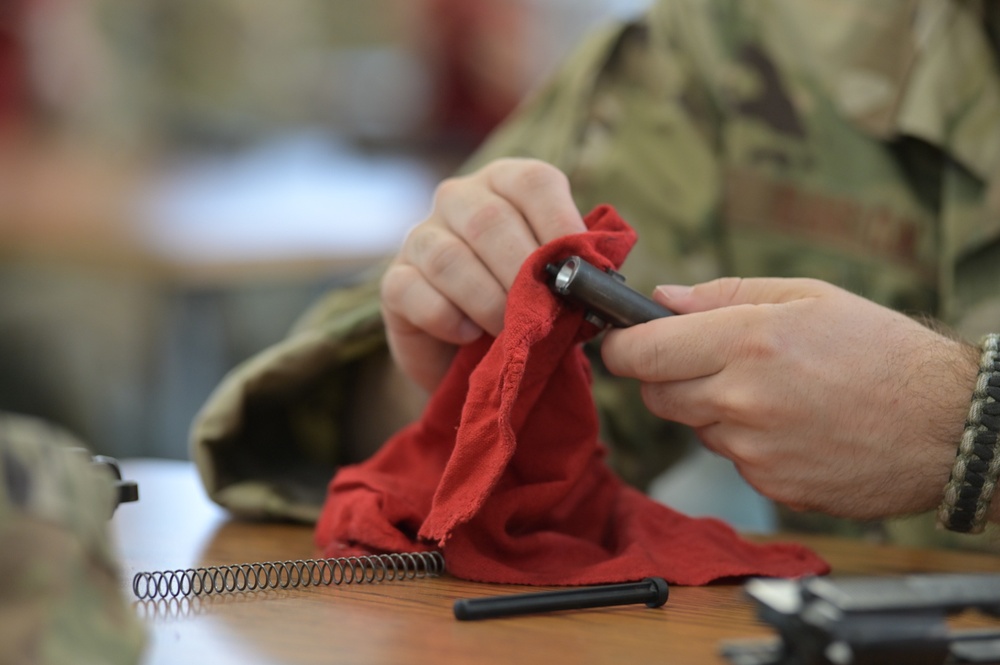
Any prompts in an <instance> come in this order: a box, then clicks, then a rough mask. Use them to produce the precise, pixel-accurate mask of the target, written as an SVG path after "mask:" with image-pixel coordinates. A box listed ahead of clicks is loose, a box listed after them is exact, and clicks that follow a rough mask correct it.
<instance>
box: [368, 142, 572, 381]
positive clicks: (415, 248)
mask: <svg viewBox="0 0 1000 665" xmlns="http://www.w3.org/2000/svg"><path fill="white" fill-rule="evenodd" d="M585 230H586V226H585V225H584V223H583V218H582V217H581V215H580V212H579V211H578V210H577V209H576V205H575V204H574V202H573V198H572V196H571V195H570V187H569V182H568V180H567V178H566V176H565V175H564V174H563V173H562V172H561V171H559V170H558V169H556V168H555V167H554V166H551V165H549V164H546V163H545V162H541V161H538V160H532V159H501V160H497V161H494V162H491V163H489V164H487V165H486V166H484V167H483V168H481V169H480V170H478V171H476V172H475V173H472V174H470V175H468V176H463V177H456V178H449V179H447V180H444V181H443V182H442V183H441V184H440V185H439V186H438V188H437V192H436V193H435V197H434V206H433V209H432V210H431V213H430V216H429V217H428V218H427V219H425V220H424V221H423V222H421V223H420V224H418V225H417V226H415V227H414V228H413V229H412V230H411V231H410V232H409V234H408V235H407V237H406V240H405V241H404V242H403V246H402V249H401V250H400V252H399V254H398V255H397V256H396V258H395V259H394V260H393V261H392V263H391V264H390V266H389V268H388V270H387V271H386V273H385V275H384V276H383V277H382V284H381V297H382V316H383V318H384V320H385V325H386V333H387V336H388V341H389V349H390V350H391V352H392V355H393V358H394V359H395V361H396V363H397V365H398V366H399V367H400V369H402V371H403V372H404V373H405V374H406V375H407V376H409V377H410V378H411V379H412V380H414V381H415V382H416V383H417V384H419V385H420V386H422V387H423V388H424V389H426V390H428V391H433V390H434V388H435V387H436V386H437V385H438V383H440V381H441V379H442V378H443V377H444V374H445V372H446V371H447V369H448V365H449V364H450V363H451V360H452V358H453V357H454V354H455V351H456V350H457V348H458V346H459V345H462V344H467V343H469V342H472V341H474V340H476V339H477V338H478V337H479V336H480V335H482V334H483V331H485V332H487V333H489V334H490V335H494V336H496V335H497V334H499V333H500V330H501V329H502V328H503V315H504V309H505V308H506V305H507V292H508V290H509V289H510V287H511V284H512V283H513V282H514V277H515V276H516V275H517V273H518V270H519V269H520V268H521V264H522V263H523V262H524V261H525V259H527V257H528V255H529V254H531V252H532V251H534V250H535V249H537V248H538V247H540V246H541V245H543V244H545V243H546V242H549V241H550V240H553V239H555V238H558V237H560V236H564V235H568V234H571V233H579V232H582V231H585Z"/></svg>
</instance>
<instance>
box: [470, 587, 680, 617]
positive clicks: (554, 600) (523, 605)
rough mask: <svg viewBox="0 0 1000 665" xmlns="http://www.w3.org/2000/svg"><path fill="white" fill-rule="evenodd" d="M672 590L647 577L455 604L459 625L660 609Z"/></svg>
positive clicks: (478, 599)
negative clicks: (599, 610)
mask: <svg viewBox="0 0 1000 665" xmlns="http://www.w3.org/2000/svg"><path fill="white" fill-rule="evenodd" d="M669 595H670V588H669V587H668V586H667V581H666V580H665V579H663V578H662V577H647V578H645V579H644V580H642V581H641V582H625V583H623V584H606V585H603V586H590V587H580V588H576V589H565V590H559V591H540V592H538V593H521V594H514V595H510V596H490V597H486V598H466V599H462V600H456V601H455V607H454V610H455V618H456V619H458V620H460V621H472V620H475V619H492V618H495V617H505V616H517V615H521V614H536V613H539V612H554V611H557V610H582V609H586V608H589V607H612V606H615V605H632V604H635V603H645V604H646V607H660V606H661V605H663V604H664V603H665V602H667V597H668V596H669Z"/></svg>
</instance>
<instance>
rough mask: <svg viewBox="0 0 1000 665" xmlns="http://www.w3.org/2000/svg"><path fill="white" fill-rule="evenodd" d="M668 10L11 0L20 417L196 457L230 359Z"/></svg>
mask: <svg viewBox="0 0 1000 665" xmlns="http://www.w3.org/2000/svg"><path fill="white" fill-rule="evenodd" d="M648 4H649V0H281V2H274V1H273V0H0V410H7V411H14V412H19V413H25V414H30V415H35V416H40V417H43V418H46V419H47V420H50V421H52V422H54V423H56V424H59V425H62V426H64V427H66V428H67V429H69V430H70V431H71V432H73V433H75V434H77V435H78V436H80V437H81V438H83V439H84V440H85V441H87V442H88V444H89V445H90V446H91V447H92V448H93V450H94V452H96V453H100V454H106V455H114V456H118V457H135V456H158V457H171V458H186V457H187V455H188V450H187V432H188V427H189V425H190V422H191V419H192V418H193V417H194V414H195V412H196V411H197V409H198V408H199V407H200V406H201V404H202V403H203V402H204V400H205V399H206V398H207V396H208V394H209V392H210V391H211V390H212V389H213V388H214V387H215V385H216V384H217V383H218V382H219V380H220V379H221V378H222V376H223V375H224V374H225V372H227V371H228V370H229V369H230V368H232V367H233V366H234V365H236V364H237V363H239V362H240V361H242V360H243V359H245V358H247V357H249V356H250V355H252V354H254V353H256V352H257V351H259V350H261V349H262V348H264V347H266V346H268V345H270V344H273V343H275V342H276V341H278V340H279V339H281V337H283V335H284V334H285V332H286V330H287V329H288V327H289V326H290V325H291V323H292V322H293V321H294V319H295V318H296V317H297V316H298V315H299V314H300V313H301V312H302V311H303V310H304V309H305V308H306V307H307V306H308V305H309V304H310V303H311V302H312V301H313V300H314V299H315V298H317V297H318V296H319V294H321V293H323V292H324V291H326V290H328V289H329V288H332V287H334V286H337V285H339V284H346V283H349V282H351V281H352V280H355V279H357V277H358V275H359V274H361V272H362V271H363V270H364V269H365V268H366V267H370V266H371V265H373V264H375V263H377V261H378V260H379V259H380V258H382V257H385V256H387V255H391V254H392V253H393V252H394V251H395V248H396V247H397V245H398V243H399V242H400V240H401V239H402V237H403V235H404V234H405V232H406V230H407V229H408V228H409V227H410V226H411V225H412V224H414V223H416V222H418V221H420V219H422V217H423V215H424V214H425V212H426V211H427V210H428V209H429V206H430V201H431V196H432V193H433V188H434V186H435V184H436V182H437V181H438V180H440V179H441V178H442V177H445V176H447V175H448V174H449V173H451V172H452V170H453V169H455V168H456V167H457V166H458V165H459V164H460V163H461V162H462V160H463V159H464V158H465V157H466V156H468V154H469V153H470V152H471V151H472V150H474V149H475V147H476V146H477V145H478V143H479V142H480V141H481V140H482V139H483V137H484V136H485V135H486V134H487V133H488V132H489V131H490V129H491V128H493V127H494V126H495V125H496V124H497V123H498V122H500V121H501V120H502V119H503V118H504V117H505V116H506V115H507V114H508V113H509V112H510V111H511V110H512V109H513V108H514V107H515V106H516V105H517V104H518V103H519V102H520V101H521V100H522V99H523V98H524V96H525V95H526V94H528V93H529V92H530V91H531V90H532V88H534V87H535V86H537V85H539V83H540V82H541V81H542V80H543V79H544V78H545V77H546V76H547V75H548V74H549V73H550V72H551V71H552V70H553V68H554V67H556V66H557V63H558V62H559V60H560V59H562V58H563V57H564V56H565V55H566V54H567V52H568V51H569V50H570V49H571V48H572V46H573V45H574V44H575V43H577V42H578V40H579V39H580V38H581V36H582V35H583V34H584V33H585V32H586V31H588V30H590V29H591V28H592V27H594V26H595V24H598V23H600V22H602V21H605V20H607V19H610V18H613V17H619V16H627V15H630V14H634V13H637V12H639V11H641V10H642V9H643V8H644V7H645V6H646V5H648Z"/></svg>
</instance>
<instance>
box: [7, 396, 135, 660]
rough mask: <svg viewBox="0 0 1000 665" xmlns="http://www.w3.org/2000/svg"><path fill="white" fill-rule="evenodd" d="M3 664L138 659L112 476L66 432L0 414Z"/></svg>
mask: <svg viewBox="0 0 1000 665" xmlns="http://www.w3.org/2000/svg"><path fill="white" fill-rule="evenodd" d="M0 472H2V473H0V485H2V489H3V491H2V492H0V571H3V574H2V575H0V662H2V663H17V664H19V665H20V664H28V663H32V664H38V665H88V664H93V665H98V664H100V665H119V664H120V665H125V664H128V663H137V662H138V661H139V656H140V654H141V651H142V647H143V644H144V640H145V638H144V633H143V630H142V628H141V626H140V624H139V621H138V619H137V618H136V616H135V614H134V613H133V612H132V609H131V608H130V607H129V606H128V605H127V604H126V601H125V596H124V592H123V589H124V587H123V586H122V583H121V580H120V575H119V572H120V571H119V568H118V565H117V563H116V561H115V555H114V552H113V551H112V548H111V544H110V542H109V539H108V519H109V518H110V517H111V514H112V512H113V510H114V506H115V504H116V500H115V495H114V492H115V490H114V478H113V476H112V474H111V473H110V472H109V471H107V470H106V469H104V468H102V467H100V466H96V465H94V464H93V463H92V462H91V457H90V454H89V453H88V452H87V450H86V449H84V448H83V447H82V445H81V444H80V443H79V442H78V441H77V440H76V439H74V438H73V437H71V436H69V435H68V434H66V433H65V432H63V431H61V430H58V429H55V428H53V427H51V426H49V425H47V424H45V423H42V422H40V421H37V420H34V419H31V418H26V417H22V416H15V415H11V414H3V413H0Z"/></svg>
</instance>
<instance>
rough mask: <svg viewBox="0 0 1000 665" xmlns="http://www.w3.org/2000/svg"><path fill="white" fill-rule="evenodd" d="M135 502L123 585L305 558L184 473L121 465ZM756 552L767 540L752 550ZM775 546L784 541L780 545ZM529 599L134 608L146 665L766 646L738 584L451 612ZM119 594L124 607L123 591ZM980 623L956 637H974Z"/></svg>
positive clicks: (832, 547)
mask: <svg viewBox="0 0 1000 665" xmlns="http://www.w3.org/2000/svg"><path fill="white" fill-rule="evenodd" d="M123 470H124V474H125V477H126V478H129V479H133V480H137V481H138V482H139V487H140V495H141V499H140V501H139V502H138V503H135V504H125V505H122V506H121V507H119V508H118V512H117V514H116V516H115V518H114V520H113V524H114V527H115V533H116V537H117V540H118V545H119V547H120V550H121V553H122V560H123V562H124V564H123V569H124V570H123V577H124V578H125V581H126V582H127V581H128V580H131V577H132V575H133V574H134V573H136V572H138V571H152V570H166V569H177V568H187V567H192V566H208V565H218V564H231V563H241V562H252V561H273V560H288V559H300V558H311V557H314V556H316V555H317V552H316V551H315V549H314V547H313V543H312V530H311V528H310V527H308V526H303V525H290V524H278V523H266V524H261V523H248V522H240V521H236V520H232V519H230V518H229V517H228V516H227V515H226V513H225V512H224V511H222V510H221V509H219V508H218V507H216V506H214V504H212V503H211V502H209V501H208V500H207V499H206V498H205V496H204V493H203V491H202V489H201V486H200V484H199V483H198V481H197V476H196V473H195V471H194V469H193V467H192V466H191V465H190V464H187V463H181V462H166V461H145V460H143V461H129V462H126V463H125V464H124V465H123ZM757 539H758V540H767V539H766V538H757ZM786 539H787V537H786ZM795 539H796V540H798V541H799V542H802V543H803V544H805V545H808V546H810V547H812V548H814V549H815V550H816V551H818V552H819V553H820V554H821V555H822V556H824V557H825V558H826V559H827V560H828V561H829V562H830V563H831V565H832V566H833V574H835V575H849V574H879V575H884V574H892V573H912V572H945V571H948V572H1000V557H995V556H991V555H986V554H972V553H964V552H957V551H931V550H906V549H900V548H894V547H886V546H877V545H872V544H868V543H863V542H860V541H853V540H843V539H837V538H831V537H816V536H809V537H805V536H798V535H796V537H795ZM535 590H539V589H538V587H531V588H528V587H520V586H506V585H489V584H477V583H472V582H466V581H463V580H458V579H454V578H452V577H449V576H447V575H446V576H444V577H441V578H436V579H420V580H411V581H405V582H383V583H378V584H364V585H351V586H340V587H322V588H306V589H299V590H286V591H269V592H256V593H249V594H227V595H220V596H216V597H208V598H200V599H198V598H195V599H183V600H169V601H165V600H160V601H135V602H134V605H135V609H136V611H137V612H138V613H139V614H140V616H142V617H144V618H145V621H146V624H147V625H148V627H149V633H150V646H149V649H148V653H147V658H146V663H148V664H150V665H153V664H155V665H160V664H163V665H167V664H169V665H176V664H178V663H185V664H187V663H212V664H214V665H228V664H230V663H232V664H236V663H239V664H241V665H265V664H277V663H284V664H293V663H294V664H298V663H317V664H318V663H323V664H331V663H334V664H336V663H385V664H386V665H400V664H404V663H434V664H436V665H442V664H451V663H470V662H475V663H477V664H478V663H482V664H487V665H488V664H491V663H519V664H523V665H531V664H533V663H539V664H544V665H552V664H554V663H566V662H572V663H609V664H611V663H615V664H617V663H622V662H632V663H643V662H647V663H652V662H664V663H676V664H685V663H697V664H699V665H703V664H706V663H709V664H710V663H724V662H725V661H724V660H723V659H722V658H720V657H719V656H718V649H719V645H720V643H721V642H722V641H723V640H732V639H744V638H761V637H770V636H771V635H772V631H771V630H770V629H769V628H768V627H767V626H765V625H763V624H761V623H759V622H758V621H757V620H756V618H755V617H754V610H753V607H752V605H751V603H750V602H749V601H748V600H747V599H746V598H745V597H744V595H743V592H742V589H741V586H740V585H739V584H735V583H734V584H717V585H711V586H707V587H696V588H691V587H673V588H671V591H670V599H669V601H668V602H667V604H666V605H664V606H663V607H661V608H655V609H650V608H646V607H644V606H624V607H617V608H608V609H592V610H578V611H570V612H560V613H554V614H548V615H536V616H530V617H512V618H505V619H496V620H488V621H472V622H460V621H456V620H455V619H454V617H453V615H452V609H451V608H452V604H453V602H454V601H455V600H456V599H458V598H472V597H477V596H488V595H498V594H504V593H519V592H524V591H535ZM126 591H127V593H128V594H129V596H130V597H131V594H132V592H131V589H130V588H128V589H127V590H126ZM984 623H986V625H991V624H989V623H988V622H986V621H985V620H984V619H982V618H980V617H969V618H962V619H960V620H959V621H958V624H960V625H962V626H963V627H965V626H978V625H982V624H984Z"/></svg>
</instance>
